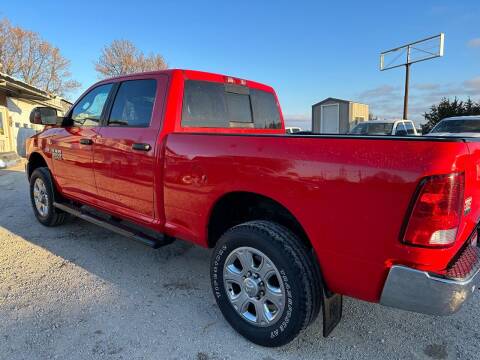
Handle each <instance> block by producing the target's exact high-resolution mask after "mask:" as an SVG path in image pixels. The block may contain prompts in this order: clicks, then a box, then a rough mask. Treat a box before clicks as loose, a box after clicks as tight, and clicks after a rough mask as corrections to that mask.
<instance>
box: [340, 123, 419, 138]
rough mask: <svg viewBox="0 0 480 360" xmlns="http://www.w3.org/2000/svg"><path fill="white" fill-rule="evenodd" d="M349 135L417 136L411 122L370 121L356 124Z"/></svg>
mask: <svg viewBox="0 0 480 360" xmlns="http://www.w3.org/2000/svg"><path fill="white" fill-rule="evenodd" d="M349 134H351V135H397V136H409V135H412V136H417V135H419V134H418V133H417V129H416V128H415V124H414V123H413V121H411V120H371V121H365V122H361V123H359V124H357V125H356V126H355V127H354V128H353V129H352V130H350V132H349Z"/></svg>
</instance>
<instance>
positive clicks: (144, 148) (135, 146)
mask: <svg viewBox="0 0 480 360" xmlns="http://www.w3.org/2000/svg"><path fill="white" fill-rule="evenodd" d="M151 148H152V147H151V146H150V144H141V143H135V144H133V145H132V149H133V150H140V151H149V150H150V149H151Z"/></svg>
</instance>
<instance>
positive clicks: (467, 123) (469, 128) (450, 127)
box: [430, 120, 480, 133]
mask: <svg viewBox="0 0 480 360" xmlns="http://www.w3.org/2000/svg"><path fill="white" fill-rule="evenodd" d="M441 132H448V133H464V132H474V133H478V132H480V120H442V121H440V122H439V123H438V124H437V126H435V127H434V128H433V129H432V131H430V133H441Z"/></svg>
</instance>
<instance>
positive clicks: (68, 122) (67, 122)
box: [62, 82, 117, 128]
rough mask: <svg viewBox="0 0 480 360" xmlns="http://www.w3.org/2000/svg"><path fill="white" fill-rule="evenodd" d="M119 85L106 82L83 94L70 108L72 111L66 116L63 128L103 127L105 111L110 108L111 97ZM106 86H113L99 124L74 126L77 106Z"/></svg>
mask: <svg viewBox="0 0 480 360" xmlns="http://www.w3.org/2000/svg"><path fill="white" fill-rule="evenodd" d="M116 84H117V83H114V82H105V83H101V84H98V85H97V86H94V87H92V88H91V89H90V90H89V91H87V92H85V93H84V94H83V96H82V97H81V98H79V99H78V100H77V101H76V102H75V104H73V106H72V107H71V108H70V110H69V111H68V113H67V115H66V116H65V118H64V120H63V123H62V126H66V127H72V126H76V127H89V128H91V127H101V126H103V122H104V117H105V111H106V109H107V107H108V104H109V101H110V97H111V96H112V93H113V91H114V89H115V85H116ZM105 85H112V87H111V89H110V90H109V92H108V96H107V100H106V101H105V104H103V109H102V113H101V114H100V118H99V119H98V124H97V125H83V124H82V125H74V120H73V119H72V114H73V109H75V108H76V107H77V105H78V104H79V103H80V102H81V101H82V100H83V99H84V98H85V97H86V96H87V95H88V94H90V93H91V92H92V91H94V90H95V89H97V88H99V87H100V86H105Z"/></svg>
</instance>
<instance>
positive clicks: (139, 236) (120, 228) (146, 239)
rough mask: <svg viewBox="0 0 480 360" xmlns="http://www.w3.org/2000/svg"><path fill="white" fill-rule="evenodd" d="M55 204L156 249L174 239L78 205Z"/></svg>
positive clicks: (79, 216) (70, 212)
mask: <svg viewBox="0 0 480 360" xmlns="http://www.w3.org/2000/svg"><path fill="white" fill-rule="evenodd" d="M53 206H55V207H56V208H57V209H60V210H62V211H65V212H66V213H69V214H71V215H73V216H76V217H78V218H80V219H82V220H85V221H88V222H91V223H92V224H95V225H98V226H101V227H103V228H105V229H108V230H110V231H113V232H115V233H117V234H120V235H123V236H126V237H128V238H130V239H133V240H136V241H138V242H141V243H142V244H144V245H147V246H150V247H152V248H154V249H157V248H159V247H161V246H164V245H168V244H170V243H172V241H173V239H171V238H169V237H165V236H164V235H163V234H156V236H155V237H153V236H149V235H146V234H144V233H142V232H140V231H136V230H134V229H132V228H130V227H128V226H127V225H125V224H123V223H122V222H121V221H118V220H108V219H103V218H102V217H100V216H98V215H95V214H93V213H91V212H88V211H85V210H84V209H82V208H80V207H77V206H73V205H69V204H65V203H58V202H54V203H53Z"/></svg>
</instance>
